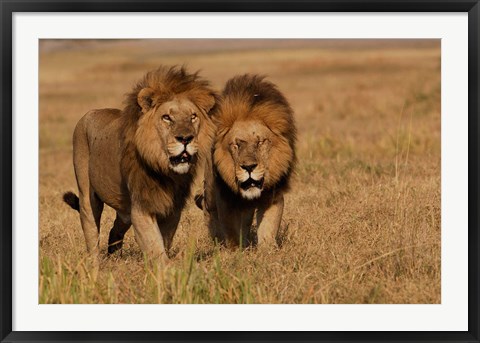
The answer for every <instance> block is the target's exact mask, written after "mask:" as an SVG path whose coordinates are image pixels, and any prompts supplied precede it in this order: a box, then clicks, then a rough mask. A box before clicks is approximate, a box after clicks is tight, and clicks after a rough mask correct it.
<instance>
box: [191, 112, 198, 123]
mask: <svg viewBox="0 0 480 343" xmlns="http://www.w3.org/2000/svg"><path fill="white" fill-rule="evenodd" d="M195 119H197V114H196V113H193V114H192V121H194V120H195Z"/></svg>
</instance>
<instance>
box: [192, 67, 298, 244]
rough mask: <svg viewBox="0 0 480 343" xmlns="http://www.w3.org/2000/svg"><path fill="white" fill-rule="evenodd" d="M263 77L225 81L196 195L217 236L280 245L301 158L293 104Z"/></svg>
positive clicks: (232, 241)
mask: <svg viewBox="0 0 480 343" xmlns="http://www.w3.org/2000/svg"><path fill="white" fill-rule="evenodd" d="M264 79H265V77H263V76H259V75H249V74H246V75H243V76H236V77H234V78H232V79H230V80H229V81H228V82H227V83H226V86H225V88H224V90H223V93H222V95H221V100H220V102H219V103H218V105H217V107H216V109H215V111H214V113H213V114H212V118H213V120H214V122H215V124H216V128H217V132H216V138H215V140H214V143H213V149H212V153H211V154H210V155H209V156H208V159H207V162H206V168H205V181H204V191H203V194H199V195H197V196H196V197H195V200H196V204H197V206H198V207H200V208H201V209H203V212H204V216H205V220H206V224H207V226H208V228H209V231H210V235H211V236H212V238H213V239H214V240H216V241H218V242H220V243H222V244H226V245H227V246H230V247H238V246H241V247H246V246H248V245H251V244H252V243H253V244H257V245H258V247H261V246H275V244H276V238H277V234H278V230H279V227H280V222H281V219H282V213H283V207H284V194H285V192H286V191H287V190H288V189H289V183H290V179H291V175H292V172H293V170H294V167H295V164H296V160H297V159H296V153H295V142H296V127H295V122H294V116H293V110H292V108H291V107H290V105H289V103H288V101H287V100H286V98H285V97H284V95H283V94H282V93H281V92H280V91H279V90H278V88H277V87H276V86H275V85H274V84H273V83H271V82H268V81H266V80H264ZM254 217H255V218H254ZM254 220H256V227H257V236H256V237H255V236H253V235H252V234H251V232H252V231H251V230H252V227H253V225H254ZM255 239H256V242H255Z"/></svg>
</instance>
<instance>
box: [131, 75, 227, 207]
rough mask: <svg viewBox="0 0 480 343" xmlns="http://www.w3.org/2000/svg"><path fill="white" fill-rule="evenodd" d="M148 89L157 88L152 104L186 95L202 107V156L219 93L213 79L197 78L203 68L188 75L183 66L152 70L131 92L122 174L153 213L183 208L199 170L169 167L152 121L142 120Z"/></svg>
mask: <svg viewBox="0 0 480 343" xmlns="http://www.w3.org/2000/svg"><path fill="white" fill-rule="evenodd" d="M145 88H150V89H152V90H153V95H152V97H151V101H152V102H154V103H153V104H152V106H153V105H155V104H157V105H158V104H161V103H164V102H166V101H169V100H172V99H173V98H174V97H176V96H177V97H178V96H181V97H184V98H186V99H188V100H190V101H191V102H193V103H194V104H195V105H196V106H197V107H198V108H199V109H200V113H199V117H200V118H201V124H200V125H201V129H200V132H199V135H198V142H199V155H200V157H201V158H203V157H204V156H205V154H206V153H207V151H209V149H210V146H211V142H212V140H213V134H214V126H213V123H212V120H211V118H210V110H211V109H212V108H213V106H214V105H215V103H216V100H217V95H216V93H215V92H214V91H213V90H212V89H211V88H210V84H209V82H208V81H206V80H204V79H202V78H200V77H199V76H198V72H195V73H188V72H187V71H186V69H185V68H184V67H176V66H175V67H171V68H166V67H160V68H158V69H156V70H154V71H151V72H149V73H147V74H146V75H145V76H144V77H143V79H142V80H141V81H140V82H138V83H137V84H136V85H135V87H134V88H133V90H132V91H131V92H130V93H128V94H127V96H126V100H125V108H124V110H123V115H124V116H125V117H126V121H125V126H124V144H123V157H122V175H123V176H124V177H125V179H126V183H127V185H128V187H129V189H130V192H131V193H132V195H133V196H135V197H137V198H138V199H137V200H139V201H141V202H142V203H143V205H144V206H145V207H146V208H148V209H150V211H151V212H152V213H160V214H168V213H170V212H171V211H172V209H173V208H174V207H176V208H183V206H184V204H185V200H186V197H187V196H188V194H189V192H190V187H191V184H192V180H193V178H194V175H195V172H196V168H195V167H193V168H192V170H191V171H190V172H189V173H188V174H186V175H175V174H174V173H172V172H171V171H170V170H169V169H168V167H167V163H168V159H167V157H166V156H165V153H164V150H163V149H155V148H154V146H153V145H152V144H151V143H152V141H154V140H155V137H156V135H158V133H157V132H156V131H155V130H154V128H153V127H151V126H150V125H148V123H145V124H142V121H141V120H140V119H141V118H142V108H141V107H140V105H139V103H138V96H139V93H140V92H141V91H142V90H143V89H145ZM142 125H143V126H142ZM139 130H141V131H139ZM138 132H140V133H141V134H140V135H139V134H138Z"/></svg>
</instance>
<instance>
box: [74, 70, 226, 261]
mask: <svg viewBox="0 0 480 343" xmlns="http://www.w3.org/2000/svg"><path fill="white" fill-rule="evenodd" d="M216 99H217V96H216V94H215V93H214V91H213V90H212V89H211V88H210V85H209V82H207V81H205V80H204V79H202V78H200V77H199V76H198V73H193V74H192V73H188V72H187V71H186V70H185V69H184V68H183V67H182V68H179V67H172V68H166V67H160V68H159V69H157V70H154V71H151V72H149V73H147V74H146V75H145V76H144V77H143V79H142V80H141V81H140V82H139V83H138V84H137V85H136V86H135V87H134V88H133V90H132V91H131V92H130V93H129V94H128V95H127V97H126V101H125V104H126V106H125V108H124V109H123V111H121V110H118V109H99V110H91V111H89V112H88V113H87V114H85V116H84V117H83V118H81V119H80V121H79V122H78V124H77V126H76V128H75V132H74V134H73V163H74V168H75V175H76V178H77V184H78V190H79V197H77V196H76V195H75V194H73V193H72V192H67V193H65V194H64V200H65V202H66V203H67V204H69V205H70V206H71V207H72V208H74V209H76V210H78V211H79V212H80V220H81V224H82V229H83V232H84V234H85V240H86V243H87V250H88V252H89V253H91V254H92V255H95V256H96V255H98V249H99V247H98V246H99V231H100V217H101V214H102V211H103V206H104V204H107V205H109V206H111V207H112V208H114V209H115V210H116V212H117V216H116V219H115V222H114V225H113V228H112V229H111V231H110V235H109V239H108V252H109V253H112V252H114V251H116V250H118V249H120V248H121V247H122V241H123V238H124V235H125V233H126V232H127V230H128V229H129V228H130V226H131V224H133V227H134V232H135V239H136V241H137V242H138V244H139V245H140V248H141V249H142V251H143V252H144V253H145V254H146V255H147V256H148V257H154V258H162V259H163V258H165V259H166V258H167V257H166V251H168V249H169V248H170V246H171V244H172V240H173V236H174V234H175V231H176V229H177V225H178V222H179V220H180V214H181V211H182V209H183V207H184V205H185V201H186V198H187V196H188V194H189V193H190V188H191V185H192V181H193V178H194V175H195V169H196V165H197V164H198V163H197V162H198V160H199V155H201V156H202V155H203V156H205V155H206V154H207V152H209V150H210V148H211V144H212V140H213V134H214V130H215V128H214V124H213V122H212V120H211V118H210V110H211V109H212V108H213V107H214V105H215V103H216Z"/></svg>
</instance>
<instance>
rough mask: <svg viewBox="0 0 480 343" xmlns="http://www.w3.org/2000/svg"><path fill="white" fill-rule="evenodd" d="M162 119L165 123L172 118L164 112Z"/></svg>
mask: <svg viewBox="0 0 480 343" xmlns="http://www.w3.org/2000/svg"><path fill="white" fill-rule="evenodd" d="M162 119H163V121H166V122H167V123H170V122H171V121H172V118H171V117H170V116H169V115H168V114H164V115H163V116H162Z"/></svg>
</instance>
